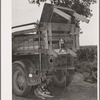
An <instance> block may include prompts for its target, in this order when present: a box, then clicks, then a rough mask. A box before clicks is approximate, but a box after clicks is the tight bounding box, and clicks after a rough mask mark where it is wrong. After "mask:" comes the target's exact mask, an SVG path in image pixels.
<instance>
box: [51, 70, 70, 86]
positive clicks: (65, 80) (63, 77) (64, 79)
mask: <svg viewBox="0 0 100 100" xmlns="http://www.w3.org/2000/svg"><path fill="white" fill-rule="evenodd" d="M52 80H53V83H54V85H55V86H58V87H65V86H68V85H69V83H70V80H69V73H68V72H66V71H63V70H58V71H56V75H55V77H53V79H52Z"/></svg>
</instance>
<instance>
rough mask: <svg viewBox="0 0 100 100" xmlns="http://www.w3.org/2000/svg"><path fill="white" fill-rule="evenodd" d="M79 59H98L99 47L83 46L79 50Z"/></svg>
mask: <svg viewBox="0 0 100 100" xmlns="http://www.w3.org/2000/svg"><path fill="white" fill-rule="evenodd" d="M77 54H78V61H80V62H82V61H89V62H91V61H94V60H96V59H97V47H95V46H93V47H92V46H83V47H81V48H80V50H79V51H78V53H77Z"/></svg>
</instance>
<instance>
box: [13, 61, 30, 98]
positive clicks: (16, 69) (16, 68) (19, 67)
mask: <svg viewBox="0 0 100 100" xmlns="http://www.w3.org/2000/svg"><path fill="white" fill-rule="evenodd" d="M24 66H25V64H24V62H22V61H15V62H14V63H13V65H12V90H13V92H14V93H15V95H17V96H21V97H22V96H26V95H27V94H29V92H30V90H31V86H28V84H27V78H26V74H25V70H24V69H23V67H24ZM18 74H21V75H22V76H21V77H22V78H23V80H24V89H23V90H20V89H19V88H18V85H17V78H18Z"/></svg>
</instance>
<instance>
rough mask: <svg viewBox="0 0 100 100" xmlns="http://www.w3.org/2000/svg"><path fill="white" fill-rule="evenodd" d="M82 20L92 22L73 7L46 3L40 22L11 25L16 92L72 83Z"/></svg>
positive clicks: (17, 93) (14, 89)
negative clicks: (44, 85)
mask: <svg viewBox="0 0 100 100" xmlns="http://www.w3.org/2000/svg"><path fill="white" fill-rule="evenodd" d="M33 17H34V16H33ZM79 20H81V21H84V22H86V23H88V22H89V20H88V19H86V18H85V17H83V16H81V15H79V14H78V13H76V12H75V11H73V10H72V9H69V8H66V7H60V6H55V5H52V4H47V3H46V4H45V5H44V8H43V12H42V15H41V19H40V21H39V22H37V23H28V24H24V25H19V26H13V27H12V84H13V87H12V89H13V92H14V93H15V94H16V95H18V96H25V95H27V94H28V93H29V92H30V90H31V88H32V87H37V86H39V85H41V86H42V84H44V83H46V84H47V85H49V83H50V82H52V83H53V84H54V85H55V86H58V87H64V86H65V87H66V86H67V85H68V84H69V81H70V80H69V78H70V74H69V71H71V70H73V69H74V59H75V58H76V57H77V50H78V49H79V34H80V28H79V26H78V24H77V21H79Z"/></svg>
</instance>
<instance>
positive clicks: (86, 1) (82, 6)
mask: <svg viewBox="0 0 100 100" xmlns="http://www.w3.org/2000/svg"><path fill="white" fill-rule="evenodd" d="M31 1H32V2H31V3H34V4H38V5H40V3H41V2H46V1H47V0H31ZM50 2H51V3H52V4H55V5H59V6H63V7H68V8H71V9H73V10H75V11H76V12H77V13H79V14H80V15H83V16H86V17H91V16H92V13H91V12H92V10H91V9H90V5H91V4H94V3H96V0H50Z"/></svg>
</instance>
